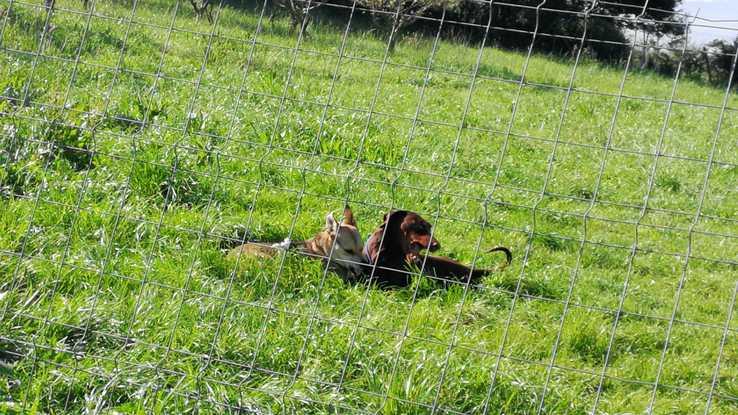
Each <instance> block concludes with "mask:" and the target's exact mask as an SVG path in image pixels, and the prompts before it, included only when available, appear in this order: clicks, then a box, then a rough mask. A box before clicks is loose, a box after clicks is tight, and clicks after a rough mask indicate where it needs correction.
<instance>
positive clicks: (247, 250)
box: [229, 206, 363, 280]
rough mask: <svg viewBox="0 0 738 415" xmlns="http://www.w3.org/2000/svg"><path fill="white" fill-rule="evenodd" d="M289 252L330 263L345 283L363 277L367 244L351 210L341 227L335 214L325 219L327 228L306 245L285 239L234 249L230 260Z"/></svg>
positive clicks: (344, 212)
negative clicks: (292, 251)
mask: <svg viewBox="0 0 738 415" xmlns="http://www.w3.org/2000/svg"><path fill="white" fill-rule="evenodd" d="M334 242H335V243H334ZM289 249H295V250H297V251H298V252H300V253H302V254H305V255H308V256H312V257H314V258H321V259H322V260H323V261H327V260H329V259H330V264H329V267H330V268H331V269H332V270H333V271H335V272H336V273H338V274H339V275H341V276H342V277H343V278H344V279H351V280H354V279H356V277H358V276H359V275H360V274H361V269H362V267H361V264H362V261H363V257H362V255H361V251H362V249H363V244H362V242H361V235H360V234H359V229H358V228H357V226H356V220H355V219H354V214H353V212H352V211H351V208H350V207H348V206H346V208H345V209H344V210H343V221H341V223H338V222H337V221H336V219H335V218H334V217H333V213H332V212H331V213H329V214H328V215H327V216H326V217H325V228H323V230H322V231H320V232H318V234H317V235H315V236H314V237H312V238H310V239H308V240H306V241H301V242H292V241H290V240H289V239H285V240H284V241H282V242H280V243H276V244H260V243H258V242H248V243H245V244H243V245H241V246H238V247H236V248H234V249H232V250H231V252H230V254H229V256H231V257H238V256H239V255H244V256H249V257H256V258H272V257H274V256H276V255H277V254H279V253H280V252H283V251H286V250H289Z"/></svg>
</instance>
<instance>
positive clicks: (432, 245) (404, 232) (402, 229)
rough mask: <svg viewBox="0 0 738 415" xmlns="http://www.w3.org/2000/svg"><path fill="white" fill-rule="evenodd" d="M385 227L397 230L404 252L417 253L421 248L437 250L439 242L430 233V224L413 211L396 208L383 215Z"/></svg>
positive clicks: (439, 245)
mask: <svg viewBox="0 0 738 415" xmlns="http://www.w3.org/2000/svg"><path fill="white" fill-rule="evenodd" d="M384 223H385V229H389V230H390V232H392V231H393V230H395V232H397V231H399V232H398V233H399V235H398V236H399V237H400V238H401V242H402V248H403V251H404V252H405V253H415V254H417V253H418V252H420V251H421V250H423V249H427V250H429V251H431V252H434V251H437V250H438V249H439V248H440V247H441V244H440V243H439V242H438V240H436V238H434V237H433V236H432V235H431V227H432V225H431V224H430V223H429V222H428V221H427V220H425V219H423V217H421V216H420V215H418V214H417V213H415V212H410V211H407V210H396V211H394V212H391V213H390V214H389V215H386V214H385V215H384Z"/></svg>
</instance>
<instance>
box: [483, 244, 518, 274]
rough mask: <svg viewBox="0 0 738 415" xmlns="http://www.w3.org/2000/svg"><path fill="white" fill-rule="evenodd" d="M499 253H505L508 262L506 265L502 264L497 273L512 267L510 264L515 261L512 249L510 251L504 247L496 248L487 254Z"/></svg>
mask: <svg viewBox="0 0 738 415" xmlns="http://www.w3.org/2000/svg"><path fill="white" fill-rule="evenodd" d="M498 251H499V252H503V253H505V260H506V262H505V263H504V264H502V266H500V267H499V268H498V269H497V271H502V270H504V269H505V268H507V266H508V265H510V263H512V259H513V257H512V252H510V249H508V248H506V247H504V246H496V247H494V248H492V249H490V250H488V251H487V252H498Z"/></svg>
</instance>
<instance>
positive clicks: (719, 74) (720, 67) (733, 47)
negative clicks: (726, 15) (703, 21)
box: [700, 37, 738, 86]
mask: <svg viewBox="0 0 738 415" xmlns="http://www.w3.org/2000/svg"><path fill="white" fill-rule="evenodd" d="M736 53H738V37H736V38H735V40H733V41H732V42H730V41H727V40H722V39H715V40H712V41H710V42H709V43H707V44H706V45H705V46H703V47H702V50H700V55H701V56H702V62H703V64H704V73H706V74H707V80H708V81H709V82H711V83H718V82H719V83H724V82H727V80H728V77H729V76H730V75H731V71H732V75H733V85H734V86H736V85H735V84H736V83H737V82H738V73H736V71H735V70H734V69H733V62H734V60H735V54H736Z"/></svg>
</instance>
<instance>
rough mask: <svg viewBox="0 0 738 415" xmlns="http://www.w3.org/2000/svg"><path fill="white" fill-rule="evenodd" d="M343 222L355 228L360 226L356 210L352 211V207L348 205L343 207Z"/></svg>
mask: <svg viewBox="0 0 738 415" xmlns="http://www.w3.org/2000/svg"><path fill="white" fill-rule="evenodd" d="M343 224H344V225H351V226H353V227H355V228H358V226H357V225H356V219H354V212H352V211H351V208H350V207H348V205H346V207H345V208H343Z"/></svg>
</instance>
